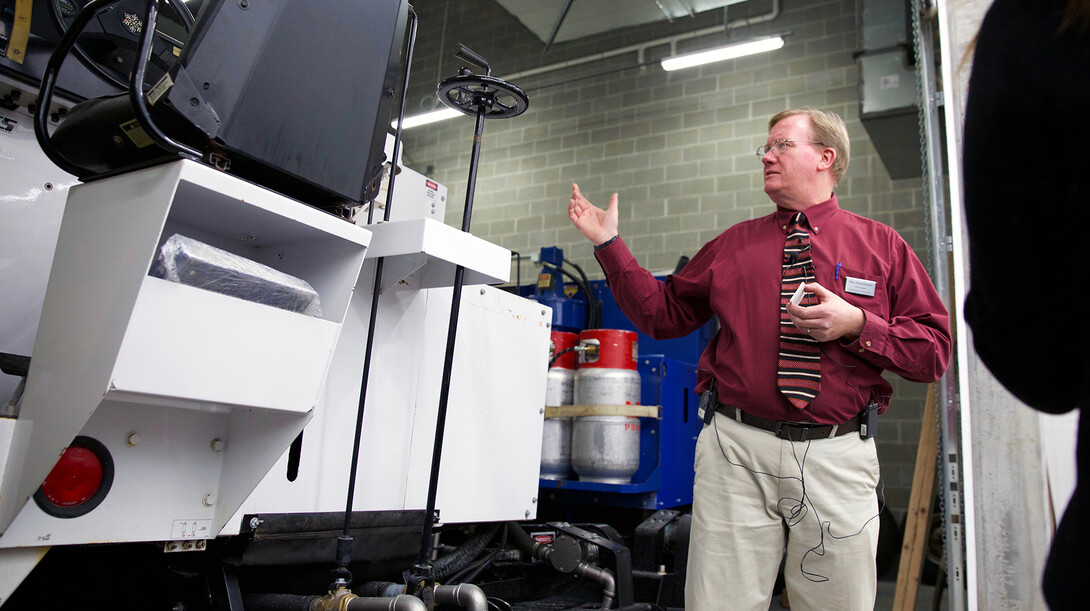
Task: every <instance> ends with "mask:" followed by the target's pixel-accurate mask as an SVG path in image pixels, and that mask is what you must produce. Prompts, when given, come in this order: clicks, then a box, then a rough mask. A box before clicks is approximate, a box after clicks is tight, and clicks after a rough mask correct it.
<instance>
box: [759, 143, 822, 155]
mask: <svg viewBox="0 0 1090 611" xmlns="http://www.w3.org/2000/svg"><path fill="white" fill-rule="evenodd" d="M796 142H804V143H806V144H820V145H822V146H825V143H823V142H818V141H817V140H773V141H772V142H769V143H768V144H762V145H761V146H758V147H757V158H758V159H763V158H764V156H765V155H767V154H768V152H769V151H774V152H775V153H776V156H777V157H779V156H780V155H782V154H783V152H784V151H785V150H787V145H789V144H794V143H796Z"/></svg>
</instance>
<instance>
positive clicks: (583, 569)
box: [575, 562, 617, 609]
mask: <svg viewBox="0 0 1090 611" xmlns="http://www.w3.org/2000/svg"><path fill="white" fill-rule="evenodd" d="M575 574H576V575H579V576H580V577H586V578H587V579H591V580H594V581H597V582H598V583H599V584H601V586H602V608H603V609H609V608H610V607H612V606H613V597H614V596H616V595H617V580H616V579H615V578H614V577H613V573H611V572H610V571H609V569H603V568H601V567H597V566H594V565H593V564H587V563H586V562H581V563H579V566H577V567H575Z"/></svg>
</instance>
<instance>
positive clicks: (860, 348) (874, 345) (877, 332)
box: [844, 310, 889, 354]
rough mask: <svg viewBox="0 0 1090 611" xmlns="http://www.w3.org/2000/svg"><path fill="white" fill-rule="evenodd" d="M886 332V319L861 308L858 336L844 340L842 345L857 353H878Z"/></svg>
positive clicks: (887, 327) (887, 330) (887, 325)
mask: <svg viewBox="0 0 1090 611" xmlns="http://www.w3.org/2000/svg"><path fill="white" fill-rule="evenodd" d="M888 332H889V323H888V322H887V321H886V320H884V319H883V318H882V317H881V316H875V315H874V314H871V313H870V312H867V311H866V310H863V330H862V331H861V332H860V333H859V337H857V338H855V339H854V340H852V341H850V342H846V343H845V344H844V347H845V348H847V349H848V350H851V351H852V352H857V353H859V354H862V353H864V352H878V353H880V352H881V351H882V347H883V345H884V344H885V340H884V338H885V337H886V336H887V334H888Z"/></svg>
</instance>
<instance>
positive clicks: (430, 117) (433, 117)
mask: <svg viewBox="0 0 1090 611" xmlns="http://www.w3.org/2000/svg"><path fill="white" fill-rule="evenodd" d="M461 116H462V113H460V112H458V111H457V110H454V109H453V108H443V109H441V110H435V111H432V112H426V113H424V114H422V115H416V116H415V117H405V127H403V128H402V129H409V128H410V127H417V126H420V125H427V124H428V123H435V122H436V121H444V120H446V119H453V118H454V117H461ZM390 127H392V128H394V129H397V121H394V122H392V123H390Z"/></svg>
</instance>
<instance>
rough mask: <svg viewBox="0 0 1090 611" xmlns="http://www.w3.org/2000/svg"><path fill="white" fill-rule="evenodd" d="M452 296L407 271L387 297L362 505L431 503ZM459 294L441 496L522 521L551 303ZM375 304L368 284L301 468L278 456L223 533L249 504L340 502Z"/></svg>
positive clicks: (464, 508)
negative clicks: (289, 469)
mask: <svg viewBox="0 0 1090 611" xmlns="http://www.w3.org/2000/svg"><path fill="white" fill-rule="evenodd" d="M368 265H369V269H370V266H372V265H373V264H370V263H369V264H368ZM364 276H365V278H361V280H360V282H359V285H360V286H369V285H370V283H371V282H372V280H370V279H369V278H367V276H368V274H367V273H365V274H364ZM358 293H364V292H363V291H358ZM451 294H452V291H451V289H449V288H444V289H430V290H420V289H419V288H418V287H417V286H415V285H414V284H413V279H410V280H409V283H408V284H405V285H401V288H400V289H399V290H394V291H386V292H385V293H383V295H382V296H381V298H380V300H379V313H378V322H377V325H376V330H375V348H374V356H373V361H372V365H371V374H370V383H369V386H368V397H367V402H366V411H365V417H364V426H363V432H362V443H361V448H360V458H359V465H360V466H359V474H358V476H357V480H356V496H355V502H354V504H353V508H354V510H356V511H368V510H401V509H423V508H424V507H425V504H426V502H425V501H426V495H427V486H428V476H429V473H430V468H431V448H432V441H433V439H434V437H433V436H434V430H435V414H436V411H437V409H438V397H439V386H440V377H441V373H442V367H443V356H444V354H443V352H444V346H445V342H446V329H447V323H448V320H449V312H450V298H451ZM462 298H463V301H462V306H461V309H460V320H459V330H458V344H457V346H456V352H455V362H454V368H453V375H452V385H451V395H450V398H449V406H448V410H449V411H448V415H449V418H448V421H447V430H446V432H447V434H446V440H447V442H446V443H445V447H446V449H445V450H444V453H443V463H442V468H441V472H440V490H439V497H438V499H437V502H438V503H440V504H439V505H438V507H439V508H440V511H441V514H442V519H443V520H444V521H446V522H450V521H459V522H466V521H491V520H514V519H525V517H526V516H527V513H526V512H527V511H529V512H530V515H535V514H536V506H535V504H534V501H533V499H534V497H535V496H536V494H537V484H538V472H539V463H540V447H541V430H542V422H543V416H542V414H541V409H542V407H543V406H544V401H545V398H544V397H545V394H544V393H545V380H546V374H547V370H548V362H547V361H548V350H549V328H548V325H549V321H550V320H551V316H552V312H551V310H550V309H549V308H545V307H542V306H541V305H540V304H538V303H536V302H533V301H530V300H527V299H524V298H521V297H517V296H514V295H510V294H508V293H506V292H504V291H500V290H498V289H495V288H491V287H486V286H468V287H465V289H464V291H463V296H462ZM369 310H370V295H367V294H358V295H357V297H356V298H355V299H353V303H352V308H351V310H350V312H349V315H348V316H347V317H346V319H345V324H344V330H343V332H342V341H341V342H339V344H338V346H337V352H336V354H335V356H334V362H333V365H332V366H331V368H330V372H329V377H328V382H327V385H326V388H325V393H324V394H323V397H322V399H321V402H320V407H319V409H318V410H316V414H315V417H314V419H313V420H312V421H311V422H310V423H308V424H307V427H306V429H305V430H304V434H303V449H302V456H301V459H300V464H299V474H298V477H297V479H296V480H295V481H294V482H289V481H288V480H287V478H286V466H287V458H286V456H284V457H281V459H280V461H279V462H278V463H277V464H276V465H275V466H274V467H273V469H272V470H271V471H270V474H269V476H268V477H266V478H265V480H264V481H262V483H261V485H260V486H258V488H257V489H256V490H255V491H254V494H253V495H252V496H251V497H250V498H249V499H248V500H247V501H246V503H244V504H243V507H242V508H241V509H240V511H239V513H238V515H236V516H235V517H234V518H233V519H232V520H230V521H229V522H228V524H227V527H226V529H225V530H224V533H223V534H231V533H235V532H238V526H239V524H240V523H241V518H242V515H243V514H261V513H285V512H337V511H343V510H344V504H345V494H346V492H347V481H348V474H349V463H350V458H351V456H352V441H353V434H354V428H353V427H354V426H355V418H356V409H357V406H358V401H359V384H360V379H361V375H362V370H363V356H364V340H365V337H366V332H367V323H368V316H369Z"/></svg>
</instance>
